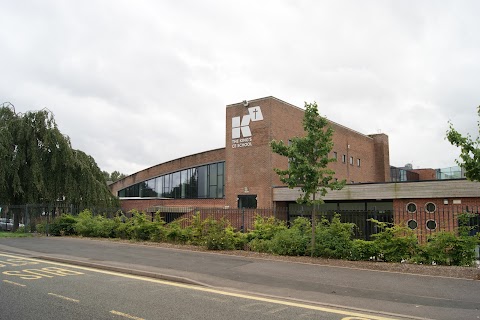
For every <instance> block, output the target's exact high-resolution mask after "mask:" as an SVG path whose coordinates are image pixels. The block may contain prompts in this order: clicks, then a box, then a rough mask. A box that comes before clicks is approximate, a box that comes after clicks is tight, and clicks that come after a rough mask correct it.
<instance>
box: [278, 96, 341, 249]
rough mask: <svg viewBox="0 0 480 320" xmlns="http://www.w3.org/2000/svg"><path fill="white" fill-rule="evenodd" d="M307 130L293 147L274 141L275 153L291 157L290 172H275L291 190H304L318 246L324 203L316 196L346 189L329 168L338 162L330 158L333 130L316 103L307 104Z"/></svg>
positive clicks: (289, 158)
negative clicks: (317, 216) (317, 211)
mask: <svg viewBox="0 0 480 320" xmlns="http://www.w3.org/2000/svg"><path fill="white" fill-rule="evenodd" d="M303 129H304V131H305V136H303V137H293V138H292V139H291V140H290V143H289V144H286V143H284V142H283V141H275V140H273V141H272V142H271V143H270V146H271V148H272V151H273V152H275V153H277V154H279V155H281V156H284V157H287V158H288V161H289V166H288V168H287V169H278V168H275V169H274V170H275V172H276V173H277V174H278V175H279V177H280V181H282V182H283V183H285V184H286V185H287V186H288V187H289V188H291V189H293V188H296V187H300V188H301V190H302V195H301V196H300V197H299V198H298V199H297V202H298V203H305V204H309V205H313V210H312V237H311V243H312V246H315V244H316V241H315V235H316V233H315V227H316V221H315V205H317V204H321V203H323V200H322V198H319V199H317V198H316V196H317V194H320V197H324V196H325V195H326V194H327V189H331V190H339V189H342V188H343V186H344V185H345V181H341V182H340V181H335V180H334V178H333V176H334V175H335V172H334V171H333V170H331V169H329V168H327V166H328V164H329V163H330V162H333V161H336V159H335V158H330V156H329V155H330V152H331V151H332V148H333V141H332V135H333V129H332V128H331V127H330V126H329V124H328V121H327V119H326V118H325V117H322V116H320V115H319V113H318V107H317V103H316V102H314V103H310V104H309V103H306V102H305V115H304V117H303ZM314 251H315V250H313V251H312V254H313V252H314Z"/></svg>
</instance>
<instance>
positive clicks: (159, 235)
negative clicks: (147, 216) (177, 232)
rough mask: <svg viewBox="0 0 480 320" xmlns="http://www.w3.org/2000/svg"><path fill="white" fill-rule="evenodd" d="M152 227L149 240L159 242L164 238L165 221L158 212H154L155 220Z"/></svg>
mask: <svg viewBox="0 0 480 320" xmlns="http://www.w3.org/2000/svg"><path fill="white" fill-rule="evenodd" d="M152 224H153V228H152V230H151V232H150V240H151V241H156V242H161V241H164V240H165V238H166V230H165V221H164V220H163V218H162V217H161V216H160V212H157V213H155V220H154V221H153V222H152Z"/></svg>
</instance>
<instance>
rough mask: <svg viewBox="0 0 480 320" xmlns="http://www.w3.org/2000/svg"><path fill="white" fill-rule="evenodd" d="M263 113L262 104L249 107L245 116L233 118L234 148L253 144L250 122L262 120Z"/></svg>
mask: <svg viewBox="0 0 480 320" xmlns="http://www.w3.org/2000/svg"><path fill="white" fill-rule="evenodd" d="M262 120H263V115H262V110H261V109H260V106H256V107H251V108H248V114H246V115H244V116H243V117H233V118H232V148H234V149H235V148H245V147H251V146H252V141H253V140H252V131H251V130H250V122H255V121H262Z"/></svg>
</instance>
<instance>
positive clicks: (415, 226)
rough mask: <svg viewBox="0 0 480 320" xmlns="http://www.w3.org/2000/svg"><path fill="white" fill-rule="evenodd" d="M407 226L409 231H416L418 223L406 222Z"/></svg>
mask: <svg viewBox="0 0 480 320" xmlns="http://www.w3.org/2000/svg"><path fill="white" fill-rule="evenodd" d="M407 226H408V227H409V228H410V229H412V230H415V229H417V227H418V223H417V221H415V220H408V222H407Z"/></svg>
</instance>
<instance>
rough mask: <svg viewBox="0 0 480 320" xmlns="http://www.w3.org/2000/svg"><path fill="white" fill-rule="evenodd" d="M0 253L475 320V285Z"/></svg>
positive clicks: (42, 241)
mask: <svg viewBox="0 0 480 320" xmlns="http://www.w3.org/2000/svg"><path fill="white" fill-rule="evenodd" d="M0 252H10V253H17V254H22V255H26V256H28V257H37V258H48V259H51V260H52V259H53V260H56V261H65V262H68V263H71V262H73V263H76V264H80V265H84V266H93V267H101V268H105V269H109V270H117V271H123V272H131V273H134V274H140V275H149V276H154V277H158V278H163V279H167V280H176V281H181V282H187V283H197V284H203V285H207V286H212V287H216V288H223V289H228V290H239V291H244V292H251V293H256V294H262V295H269V296H275V297H285V298H290V299H296V300H301V301H310V302H314V303H319V304H324V305H330V306H332V305H333V306H342V307H348V308H352V309H361V310H376V311H379V312H385V313H391V314H401V315H408V316H410V317H420V318H430V319H470V320H471V319H480V299H479V294H480V281H474V280H465V279H454V278H444V277H433V276H421V275H410V274H401V273H389V272H380V271H371V270H361V269H351V268H340V267H332V266H321V265H313V264H304V263H293V262H282V261H272V260H265V259H257V258H245V257H238V256H233V255H225V254H217V253H211V252H197V251H188V250H179V249H171V248H161V247H153V246H145V245H138V244H126V243H119V242H114V241H99V240H88V239H78V238H61V237H58V238H55V237H36V238H3V239H0Z"/></svg>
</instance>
